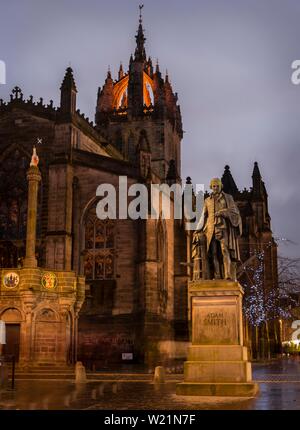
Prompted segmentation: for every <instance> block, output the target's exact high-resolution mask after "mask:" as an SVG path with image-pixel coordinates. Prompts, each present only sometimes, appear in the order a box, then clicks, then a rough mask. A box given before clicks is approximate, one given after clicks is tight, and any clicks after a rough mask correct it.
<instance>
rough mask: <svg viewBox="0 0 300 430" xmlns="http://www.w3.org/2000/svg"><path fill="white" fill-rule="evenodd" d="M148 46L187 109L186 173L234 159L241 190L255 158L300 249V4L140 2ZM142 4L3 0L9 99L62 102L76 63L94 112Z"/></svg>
mask: <svg viewBox="0 0 300 430" xmlns="http://www.w3.org/2000/svg"><path fill="white" fill-rule="evenodd" d="M143 3H144V5H145V7H144V9H143V16H144V28H145V33H146V37H147V41H146V52H147V54H148V55H151V56H152V58H153V59H154V60H155V59H156V58H158V59H159V63H160V66H161V70H162V71H165V69H166V68H167V69H168V71H169V76H170V78H171V82H172V85H173V89H174V90H175V91H177V92H178V95H179V102H180V104H181V109H182V115H183V124H184V130H185V135H184V140H183V145H182V170H183V176H187V175H190V176H191V177H192V179H193V181H194V182H198V183H205V185H206V187H207V184H208V182H209V179H210V178H211V177H212V176H216V175H221V174H222V173H223V168H224V166H225V164H229V165H230V167H231V171H232V174H233V176H234V178H235V180H236V182H237V185H238V187H239V188H244V187H247V188H248V187H249V186H250V185H251V174H252V168H253V162H254V161H258V162H259V166H260V169H261V173H262V175H263V178H264V180H265V183H266V187H267V190H268V193H269V197H270V213H271V217H272V227H273V231H274V234H275V236H279V237H285V238H288V239H290V240H293V241H294V242H296V243H297V245H291V244H290V245H289V246H286V245H285V246H282V247H281V251H282V252H283V253H285V254H290V255H295V256H296V255H298V256H300V246H299V244H300V229H299V228H298V225H299V221H298V213H299V210H300V193H299V183H300V173H299V170H300V169H299V166H298V164H299V159H300V145H299V141H300V121H299V118H300V85H299V86H295V85H293V84H292V83H291V80H290V77H291V73H292V69H291V63H292V61H293V60H295V59H300V43H299V41H300V25H299V22H300V1H299V0H284V1H283V0H197V1H194V0H186V1H182V0H181V1H178V0H172V1H171V0H163V1H161V0H160V1H159V0H151V1H150V0H144V1H143ZM138 4H139V2H138V1H135V0H115V1H113V2H111V1H104V0H85V1H83V0H80V1H79V0H51V1H49V0H10V1H9V2H7V1H5V0H0V6H1V10H0V59H1V60H4V61H5V62H6V65H7V85H1V86H0V96H1V97H2V98H4V99H8V97H9V94H10V92H11V89H12V88H13V86H15V85H19V86H20V87H21V88H22V90H23V93H24V95H25V97H28V96H29V95H30V94H32V95H33V96H34V98H36V99H38V98H39V97H44V100H45V101H46V102H48V101H49V100H50V99H53V100H54V103H55V104H58V100H59V87H60V84H61V81H62V78H63V75H64V70H65V68H66V67H67V66H68V65H69V63H71V66H72V68H73V69H74V74H75V79H76V83H77V88H78V91H79V94H78V107H79V108H80V109H81V111H83V112H85V113H86V114H87V115H88V116H89V117H90V118H91V119H93V118H94V110H95V103H96V95H97V88H98V86H100V85H101V86H102V84H103V82H104V79H105V76H106V71H107V67H108V65H110V67H111V70H112V72H113V75H114V76H115V77H116V73H117V70H118V67H119V64H120V61H122V62H123V65H124V67H126V68H127V64H128V61H129V56H130V53H131V52H133V51H134V44H135V39H134V35H135V32H136V29H137V25H138Z"/></svg>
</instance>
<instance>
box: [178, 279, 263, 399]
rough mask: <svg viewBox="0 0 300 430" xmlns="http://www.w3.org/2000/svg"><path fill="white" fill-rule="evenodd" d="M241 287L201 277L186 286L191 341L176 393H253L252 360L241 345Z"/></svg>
mask: <svg viewBox="0 0 300 430" xmlns="http://www.w3.org/2000/svg"><path fill="white" fill-rule="evenodd" d="M242 298H243V289H242V287H241V286H240V284H239V283H238V282H233V281H226V280H204V281H195V282H190V283H189V287H188V301H189V318H190V330H191V333H190V335H191V340H192V344H191V346H190V347H189V351H188V360H187V361H186V362H185V363H184V382H183V383H181V384H178V385H177V388H176V393H177V394H178V395H189V396H241V397H253V396H255V395H256V394H257V392H258V385H257V384H256V383H254V382H252V371H251V363H249V362H248V357H247V348H246V347H244V346H243V318H242Z"/></svg>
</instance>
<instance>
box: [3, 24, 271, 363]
mask: <svg viewBox="0 0 300 430" xmlns="http://www.w3.org/2000/svg"><path fill="white" fill-rule="evenodd" d="M135 38H136V47H135V52H134V55H131V56H130V59H129V66H128V70H127V71H125V70H123V66H122V65H121V66H120V68H119V72H118V77H117V79H113V77H112V74H111V72H110V71H108V73H107V77H106V80H105V83H104V85H103V86H102V87H100V88H99V90H98V95H97V102H96V108H95V123H93V122H92V121H90V120H89V119H88V118H86V117H85V115H84V114H82V113H81V112H80V111H79V110H78V109H77V106H76V96H77V88H76V83H75V78H74V76H73V71H72V69H71V68H70V67H68V68H67V70H66V72H65V76H64V78H63V81H62V84H61V87H60V106H59V107H55V106H53V102H52V101H50V102H49V104H44V102H43V99H42V98H41V99H40V100H39V101H38V102H35V101H34V100H33V97H32V96H30V97H29V98H28V99H25V98H24V95H23V93H22V90H21V89H20V88H19V87H15V88H14V89H13V91H12V94H11V98H10V100H9V101H8V102H5V101H3V100H0V148H1V152H0V197H1V198H0V275H1V284H0V319H2V320H4V321H5V322H6V327H7V344H6V345H5V348H6V353H8V354H14V355H15V356H16V358H17V360H18V361H19V365H20V366H22V365H26V366H30V365H32V364H35V363H52V364H57V365H64V364H73V363H75V362H76V361H78V360H79V361H82V362H83V363H84V364H85V365H86V366H87V367H88V368H90V369H96V370H97V369H105V368H120V366H122V365H129V364H134V365H141V366H143V365H145V366H147V367H148V368H153V367H154V366H155V365H157V364H168V363H176V362H178V361H180V360H181V361H182V360H183V359H184V358H185V354H186V348H187V344H188V340H189V332H188V322H187V321H188V319H187V308H188V304H187V283H188V280H190V279H191V276H192V273H191V264H190V248H191V234H190V233H189V232H187V231H186V229H185V225H184V221H183V220H178V219H173V218H172V217H171V219H164V218H163V217H159V218H158V219H147V220H143V219H137V220H133V219H106V220H100V219H99V218H98V217H97V214H96V206H97V202H98V200H99V197H97V195H96V190H97V187H98V186H99V185H100V184H104V183H105V184H111V185H113V186H114V187H115V188H116V189H118V184H119V177H120V176H126V177H127V181H128V186H130V185H132V184H137V183H139V184H141V183H142V184H145V185H146V186H147V187H149V186H150V185H151V184H153V183H154V184H162V183H168V184H182V179H181V140H182V136H183V130H182V118H181V112H180V106H179V104H178V98H177V93H174V91H173V89H172V86H171V83H170V81H169V78H168V75H165V76H162V74H161V72H160V69H159V65H158V64H156V65H154V66H153V64H152V60H151V58H150V57H147V56H146V51H145V40H146V39H145V36H144V30H143V26H142V18H141V16H140V19H139V25H138V31H137V34H136V36H135ZM35 144H36V145H37V155H38V158H39V163H38V165H37V164H36V163H34V162H32V163H33V164H32V163H30V160H31V159H32V160H33V158H32V147H33V145H35ZM29 164H30V168H29ZM31 164H32V165H31ZM28 169H29V170H28ZM252 179H253V186H252V188H251V189H250V190H246V189H245V190H244V191H242V192H240V191H239V190H238V187H237V185H236V183H235V181H234V179H233V177H232V175H231V173H230V169H229V167H228V166H226V167H225V172H224V174H223V177H222V181H223V186H224V191H225V192H227V193H230V194H232V195H233V196H234V198H235V200H236V201H237V203H238V206H239V208H240V211H241V215H242V218H243V225H244V232H243V236H242V237H241V254H242V260H243V262H249V261H250V263H251V261H252V262H253V256H254V257H255V252H256V251H257V250H262V249H264V251H265V255H266V262H267V263H266V264H265V269H264V288H266V289H272V288H275V287H276V283H277V278H276V276H277V266H276V262H277V247H276V243H275V242H274V240H273V237H272V231H271V225H270V216H269V212H268V196H267V192H266V189H265V186H264V183H263V181H262V178H261V175H260V172H259V168H258V165H257V163H255V166H254V170H253V176H252ZM188 182H189V180H188ZM30 190H31V191H30ZM34 217H35V219H36V220H35V221H34V219H33V218H34ZM250 263H249V264H250ZM245 266H247V264H246V263H245V264H244V265H241V268H240V271H239V277H240V279H241V280H243V279H245V282H247V279H248V280H249V276H248V277H247V276H246V269H245ZM246 278H247V279H246ZM274 327H275V326H274ZM272 330H273V331H272ZM272 330H271V332H272V333H275V332H276V330H277V329H276V327H275V328H273V329H272ZM271 335H272V334H271ZM274 336H275V334H274ZM274 336H273V337H274ZM248 338H249V339H251V334H250V333H249V336H248Z"/></svg>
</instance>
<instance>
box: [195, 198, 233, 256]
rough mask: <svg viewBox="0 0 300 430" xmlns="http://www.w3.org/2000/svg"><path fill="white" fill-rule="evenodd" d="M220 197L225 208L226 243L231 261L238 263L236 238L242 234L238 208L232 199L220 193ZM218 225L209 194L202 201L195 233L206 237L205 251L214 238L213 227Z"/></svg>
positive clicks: (212, 199)
mask: <svg viewBox="0 0 300 430" xmlns="http://www.w3.org/2000/svg"><path fill="white" fill-rule="evenodd" d="M221 195H222V197H223V198H224V199H225V202H226V208H224V212H223V213H224V219H225V225H226V231H227V235H226V236H225V237H227V240H228V243H227V244H226V245H227V246H228V249H229V251H230V256H231V260H232V261H240V252H239V244H238V236H240V235H241V234H242V220H241V216H240V212H239V209H238V207H237V206H236V204H235V202H234V200H233V197H232V196H231V195H230V194H226V193H224V192H223V191H221ZM217 224H218V217H216V216H215V202H214V197H213V195H212V194H211V195H210V196H209V197H207V198H206V199H205V200H204V206H203V211H202V214H201V218H200V220H199V223H198V226H197V229H196V232H197V231H203V233H204V234H205V236H206V244H207V251H208V250H209V247H210V243H211V241H212V238H213V236H214V232H215V227H216V225H217Z"/></svg>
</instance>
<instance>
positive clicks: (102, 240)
mask: <svg viewBox="0 0 300 430" xmlns="http://www.w3.org/2000/svg"><path fill="white" fill-rule="evenodd" d="M114 230H115V223H114V221H113V220H110V219H107V220H100V219H98V218H97V215H96V206H95V205H94V206H93V207H92V208H91V209H90V210H89V212H88V215H87V217H86V222H85V251H84V274H85V276H86V279H113V278H114V240H115V238H114Z"/></svg>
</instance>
